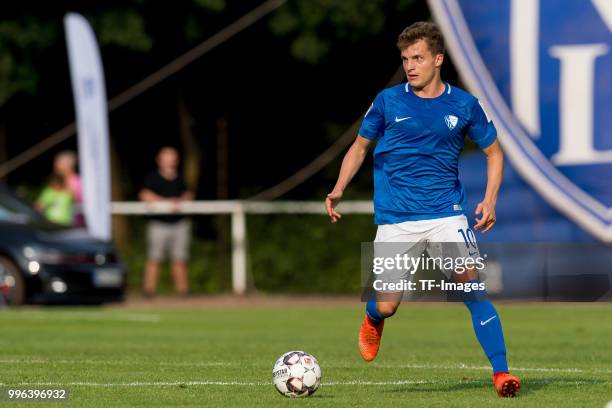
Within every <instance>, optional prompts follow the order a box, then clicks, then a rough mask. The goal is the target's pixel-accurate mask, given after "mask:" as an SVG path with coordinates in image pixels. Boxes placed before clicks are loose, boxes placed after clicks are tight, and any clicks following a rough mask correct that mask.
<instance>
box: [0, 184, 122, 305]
mask: <svg viewBox="0 0 612 408" xmlns="http://www.w3.org/2000/svg"><path fill="white" fill-rule="evenodd" d="M125 284H126V276H125V268H124V266H123V264H122V262H121V260H120V259H119V256H118V254H117V251H116V250H115V248H114V247H113V245H112V244H111V243H108V242H103V241H100V240H97V239H94V238H92V237H91V236H89V235H87V233H86V231H85V230H83V229H74V228H67V227H64V226H60V225H57V224H53V223H51V222H48V221H47V220H46V219H45V218H44V217H43V216H42V215H40V214H39V213H38V212H37V211H36V210H35V209H34V208H33V207H32V206H30V205H29V204H28V203H27V202H25V201H23V200H21V199H20V198H19V197H18V196H17V195H15V194H14V193H13V192H12V191H10V190H9V189H8V188H7V187H5V186H1V185H0V303H8V304H12V305H20V304H23V303H63V304H66V303H96V304H99V303H106V302H115V301H120V300H123V298H124V293H125Z"/></svg>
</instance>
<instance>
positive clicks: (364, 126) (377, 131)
mask: <svg viewBox="0 0 612 408" xmlns="http://www.w3.org/2000/svg"><path fill="white" fill-rule="evenodd" d="M384 130H385V104H384V100H383V96H382V93H379V94H378V95H376V98H374V102H372V105H370V108H369V109H368V111H367V112H366V114H365V116H364V118H363V122H361V127H360V128H359V135H361V136H363V137H365V138H366V139H370V140H376V139H379V138H380V137H381V136H382V135H383V132H384Z"/></svg>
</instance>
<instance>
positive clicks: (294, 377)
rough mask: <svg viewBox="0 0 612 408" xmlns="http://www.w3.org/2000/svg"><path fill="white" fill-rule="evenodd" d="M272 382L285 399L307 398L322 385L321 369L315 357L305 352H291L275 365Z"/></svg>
mask: <svg viewBox="0 0 612 408" xmlns="http://www.w3.org/2000/svg"><path fill="white" fill-rule="evenodd" d="M272 381H273V382H274V387H276V390H277V391H278V392H280V393H281V394H282V395H284V396H285V397H307V396H309V395H312V394H314V392H315V391H316V390H317V388H319V385H320V384H321V367H319V363H318V361H317V359H316V358H315V357H314V356H312V355H310V354H308V353H306V352H304V351H289V352H287V353H285V354H283V355H282V356H280V357H279V358H278V360H276V363H274V368H273V369H272Z"/></svg>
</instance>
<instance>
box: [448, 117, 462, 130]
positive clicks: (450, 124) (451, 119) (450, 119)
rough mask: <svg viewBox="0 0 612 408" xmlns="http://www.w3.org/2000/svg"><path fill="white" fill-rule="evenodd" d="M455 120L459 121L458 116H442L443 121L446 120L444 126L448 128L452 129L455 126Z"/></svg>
mask: <svg viewBox="0 0 612 408" xmlns="http://www.w3.org/2000/svg"><path fill="white" fill-rule="evenodd" d="M457 121H459V118H458V117H456V116H455V115H446V116H444V122H446V126H448V129H449V130H453V129H454V128H455V126H457Z"/></svg>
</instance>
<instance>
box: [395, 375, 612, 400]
mask: <svg viewBox="0 0 612 408" xmlns="http://www.w3.org/2000/svg"><path fill="white" fill-rule="evenodd" d="M607 383H608V381H605V380H600V379H592V378H575V377H546V378H528V379H525V380H523V381H522V384H521V392H520V395H522V396H526V395H529V394H531V393H533V392H537V391H539V390H542V389H544V388H547V387H549V386H554V387H563V386H575V385H585V386H588V385H600V384H607ZM492 387H493V382H492V381H486V380H472V379H464V380H458V381H456V382H450V381H449V382H448V383H432V384H427V383H425V384H406V385H404V386H401V387H397V388H394V389H392V390H388V391H386V392H397V393H400V392H406V393H409V392H459V391H466V390H470V389H472V390H475V389H489V388H492Z"/></svg>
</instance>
